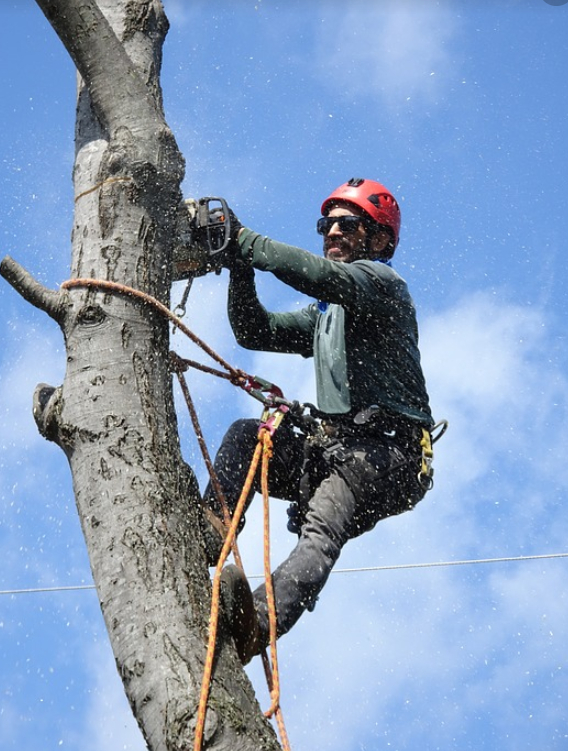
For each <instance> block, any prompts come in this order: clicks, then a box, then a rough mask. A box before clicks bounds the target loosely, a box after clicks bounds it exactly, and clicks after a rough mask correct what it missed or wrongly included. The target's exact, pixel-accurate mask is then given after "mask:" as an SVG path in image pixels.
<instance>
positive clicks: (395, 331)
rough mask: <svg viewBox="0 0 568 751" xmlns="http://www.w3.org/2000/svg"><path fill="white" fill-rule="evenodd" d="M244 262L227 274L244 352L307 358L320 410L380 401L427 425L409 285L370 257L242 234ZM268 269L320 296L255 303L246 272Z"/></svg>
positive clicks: (251, 277)
mask: <svg viewBox="0 0 568 751" xmlns="http://www.w3.org/2000/svg"><path fill="white" fill-rule="evenodd" d="M238 244H239V247H240V253H241V257H242V259H243V260H245V261H246V262H247V263H245V264H239V267H238V269H236V270H234V271H233V272H232V273H231V281H230V284H229V320H230V322H231V326H232V328H233V331H234V333H235V336H236V338H237V341H238V343H239V344H240V345H242V346H243V347H245V348H247V349H253V350H264V351H272V352H290V353H296V354H300V355H303V356H304V357H311V356H313V357H314V363H315V374H316V385H317V401H318V407H319V409H321V410H322V411H323V412H327V413H331V414H337V413H340V414H343V413H346V412H351V411H353V412H357V411H359V410H360V409H363V408H364V407H368V406H370V405H371V404H377V405H379V406H381V407H383V408H384V409H385V410H387V411H389V412H393V413H395V414H402V415H405V416H406V417H409V418H412V419H415V420H418V421H419V422H422V423H424V424H428V425H431V424H432V417H431V413H430V407H429V404H428V394H427V392H426V386H425V382H424V376H423V373H422V368H421V365H420V353H419V350H418V326H417V323H416V312H415V309H414V304H413V302H412V299H411V297H410V294H409V292H408V288H407V285H406V282H405V281H404V280H403V279H402V278H401V277H400V276H399V275H398V274H397V273H396V271H394V270H393V269H392V268H391V267H390V266H387V265H386V264H383V263H377V262H374V261H368V260H360V261H354V262H352V263H340V262H337V261H328V260H326V259H325V258H321V257H319V256H316V255H314V254H313V253H309V252H307V251H305V250H301V249H300V248H295V247H292V246H290V245H285V244H283V243H279V242H275V241H274V240H270V239H269V238H267V237H262V236H261V235H258V234H256V233H255V232H252V231H251V230H248V229H245V230H244V231H243V232H241V234H240V236H239V240H238ZM251 267H252V268H255V269H258V270H260V271H270V272H271V273H272V274H274V276H276V277H277V278H278V279H280V280H281V281H283V282H284V283H285V284H288V285H289V286H291V287H293V288H294V289H297V290H298V291H299V292H303V293H305V294H307V295H310V296H311V297H314V298H316V299H317V300H319V301H321V302H323V303H327V307H326V306H325V305H321V304H320V305H318V303H316V302H314V303H312V304H310V305H308V306H307V307H305V308H303V309H302V310H299V311H296V312H290V313H273V312H269V311H267V310H266V308H265V307H264V306H263V305H262V304H261V302H260V300H259V299H258V296H257V293H256V288H255V284H254V272H253V271H252V268H251Z"/></svg>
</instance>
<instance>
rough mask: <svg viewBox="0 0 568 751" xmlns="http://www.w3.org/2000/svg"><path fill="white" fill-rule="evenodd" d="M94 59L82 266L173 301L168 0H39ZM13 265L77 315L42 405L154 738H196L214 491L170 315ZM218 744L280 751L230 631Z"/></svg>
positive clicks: (81, 214)
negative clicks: (188, 456) (208, 486)
mask: <svg viewBox="0 0 568 751" xmlns="http://www.w3.org/2000/svg"><path fill="white" fill-rule="evenodd" d="M37 3H38V5H39V6H40V8H41V9H42V10H43V12H44V14H45V15H46V17H47V19H48V20H49V22H50V23H51V25H52V26H53V28H54V29H55V31H56V32H57V34H58V35H59V37H60V38H61V40H62V42H63V44H64V45H65V47H66V48H67V50H68V51H69V54H70V55H71V57H72V59H73V61H74V63H75V65H76V67H77V69H78V72H79V91H78V107H77V126H76V134H75V137H76V161H75V166H74V175H73V178H74V186H75V201H76V208H75V216H74V226H73V233H72V260H71V278H76V277H91V278H97V279H105V280H110V281H114V282H121V283H123V284H126V285H129V286H132V287H135V288H137V289H139V290H142V291H144V292H147V293H149V294H151V295H153V296H155V297H156V298H158V299H159V300H160V301H161V302H163V303H165V304H168V301H169V288H170V279H171V274H170V259H171V255H172V246H173V241H174V236H175V211H176V207H177V205H178V202H179V200H180V199H181V194H180V182H181V179H182V177H183V173H184V163H183V158H182V156H181V154H180V153H179V150H178V147H177V144H176V142H175V139H174V137H173V134H172V133H171V131H170V130H169V128H168V126H167V124H166V122H165V119H164V115H163V110H162V103H161V90H160V83H159V73H160V63H161V50H162V44H163V40H164V37H165V34H166V32H167V20H166V17H165V15H164V11H163V8H162V5H161V3H160V2H159V0H99V2H96V1H95V0H37ZM0 273H1V274H2V276H4V278H5V279H6V280H7V281H8V282H9V283H10V284H12V286H13V287H15V288H16V289H17V290H18V292H20V294H22V295H23V296H24V297H25V298H26V299H27V300H28V301H29V302H31V303H32V304H34V305H36V306H37V307H38V308H40V309H42V310H44V311H45V312H46V313H48V315H50V316H51V317H52V318H54V319H55V320H56V321H57V322H58V323H59V325H60V327H61V330H62V333H63V336H64V338H65V343H66V352H67V369H66V374H65V379H64V382H63V384H62V386H60V387H58V388H54V387H52V386H48V385H46V384H40V385H39V386H38V387H37V389H36V393H35V396H34V416H35V419H36V422H37V425H38V428H39V430H40V432H41V433H42V434H43V435H44V436H45V437H46V438H47V439H49V440H52V441H54V442H56V443H57V444H58V445H59V446H60V447H61V448H62V449H63V451H64V452H65V454H66V456H67V458H68V461H69V465H70V468H71V473H72V477H73V487H74V492H75V496H76V503H77V508H78V512H79V516H80V519H81V524H82V529H83V533H84V536H85V540H86V544H87V547H88V552H89V558H90V563H91V569H92V573H93V578H94V581H95V585H96V588H97V592H98V596H99V600H100V604H101V608H102V612H103V615H104V618H105V622H106V625H107V629H108V633H109V638H110V641H111V645H112V649H113V652H114V656H115V659H116V664H117V668H118V671H119V673H120V676H121V678H122V681H123V684H124V687H125V691H126V694H127V696H128V699H129V701H130V704H131V706H132V710H133V712H134V715H135V717H136V719H137V721H138V724H139V726H140V728H141V730H142V733H143V735H144V737H145V739H146V742H147V745H148V748H149V749H151V751H166V750H167V751H182V749H183V751H188V749H191V748H193V734H194V728H195V723H196V710H197V706H198V701H199V690H200V683H201V675H202V673H203V667H204V658H205V650H206V642H207V623H208V616H209V599H210V589H211V588H210V579H209V573H208V569H207V565H206V561H205V557H204V553H203V544H202V538H201V533H200V526H199V522H198V513H199V503H198V501H199V491H198V488H197V484H196V481H195V478H194V475H193V472H192V470H191V469H190V468H189V467H188V466H187V465H186V464H185V463H184V462H183V459H182V457H181V453H180V446H179V438H178V432H177V421H176V415H175V412H174V406H173V396H172V383H171V373H170V370H169V357H168V351H169V332H168V325H167V322H166V321H165V320H163V319H162V318H161V317H160V316H159V315H158V314H157V313H156V312H155V311H154V310H153V309H152V308H151V307H149V306H148V305H145V304H144V303H142V302H140V301H138V300H136V299H133V298H130V297H127V296H121V295H115V294H108V293H104V292H101V291H97V290H95V289H72V290H69V291H62V292H54V291H52V290H48V289H46V288H44V287H42V285H40V284H38V283H37V282H35V281H34V280H33V278H32V277H31V275H30V274H28V273H27V272H26V271H25V270H23V269H22V268H21V267H20V266H19V265H18V264H17V263H16V262H15V261H13V260H12V259H10V258H5V259H4V260H3V262H2V264H1V265H0ZM203 747H204V748H206V749H216V750H218V751H229V750H230V751H239V750H240V749H243V751H244V750H247V751H249V750H250V751H252V750H253V749H254V750H255V751H258V749H267V750H268V749H278V748H280V746H279V744H278V742H277V740H276V738H275V734H274V732H273V730H272V727H271V726H270V725H269V724H268V723H267V721H266V720H265V719H264V717H263V714H262V712H261V711H260V708H259V706H258V704H257V702H256V700H255V698H254V692H253V690H252V687H251V685H250V683H249V682H248V679H247V677H246V675H245V673H244V672H243V670H242V668H241V666H240V664H239V663H238V659H237V658H236V654H235V652H234V649H233V646H232V643H231V642H230V640H228V639H226V638H224V637H223V633H221V643H220V645H219V649H218V655H217V660H216V667H215V672H214V678H213V681H212V686H211V697H210V703H209V711H208V715H207V723H206V728H205V738H204V746H203Z"/></svg>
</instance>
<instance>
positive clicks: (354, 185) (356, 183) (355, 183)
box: [347, 177, 365, 188]
mask: <svg viewBox="0 0 568 751" xmlns="http://www.w3.org/2000/svg"><path fill="white" fill-rule="evenodd" d="M364 182H365V180H363V178H362V177H352V178H351V180H349V182H348V183H347V185H350V186H351V187H352V188H358V187H359V186H360V185H363V183H364Z"/></svg>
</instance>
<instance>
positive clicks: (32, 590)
mask: <svg viewBox="0 0 568 751" xmlns="http://www.w3.org/2000/svg"><path fill="white" fill-rule="evenodd" d="M555 558H568V553H546V554H544V555H517V556H509V557H506V558H470V559H467V560H463V561H434V562H429V563H397V564H391V565H386V566H361V567H359V568H338V569H334V570H333V571H332V572H331V573H332V574H362V573H368V572H373V571H401V570H403V569H416V568H443V567H446V568H447V567H450V566H471V565H476V564H477V565H478V564H481V563H514V562H519V561H543V560H553V559H555ZM248 578H249V579H263V578H264V575H263V574H254V575H253V576H249V577H248ZM93 589H95V585H94V584H75V585H70V586H66V587H33V588H29V589H3V590H0V595H29V594H41V593H45V592H48V593H49V592H78V591H82V590H93Z"/></svg>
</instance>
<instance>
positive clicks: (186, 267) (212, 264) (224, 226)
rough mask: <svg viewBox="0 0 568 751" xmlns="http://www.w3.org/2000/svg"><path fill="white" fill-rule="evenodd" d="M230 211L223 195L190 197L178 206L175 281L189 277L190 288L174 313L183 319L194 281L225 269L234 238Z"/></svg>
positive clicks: (173, 279)
mask: <svg viewBox="0 0 568 751" xmlns="http://www.w3.org/2000/svg"><path fill="white" fill-rule="evenodd" d="M231 231H232V227H231V212H230V210H229V207H228V205H227V202H226V201H225V199H224V198H218V197H216V196H206V197H205V198H197V199H196V198H187V199H185V200H184V201H182V202H181V203H180V205H179V208H178V225H177V239H176V244H175V247H174V260H173V276H172V281H174V282H178V281H181V280H183V279H187V287H186V289H185V291H184V293H183V297H182V300H181V302H180V304H179V305H178V306H177V307H176V308H175V311H174V312H175V313H176V315H177V316H178V317H180V318H182V317H183V315H184V314H185V305H186V303H187V298H188V296H189V292H190V289H191V284H192V282H193V280H194V279H195V278H196V277H198V276H203V275H204V274H208V273H209V272H211V271H214V272H215V273H216V274H219V273H220V272H221V269H222V268H223V264H222V261H223V258H224V253H225V251H226V249H227V247H228V245H229V242H230V241H231Z"/></svg>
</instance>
